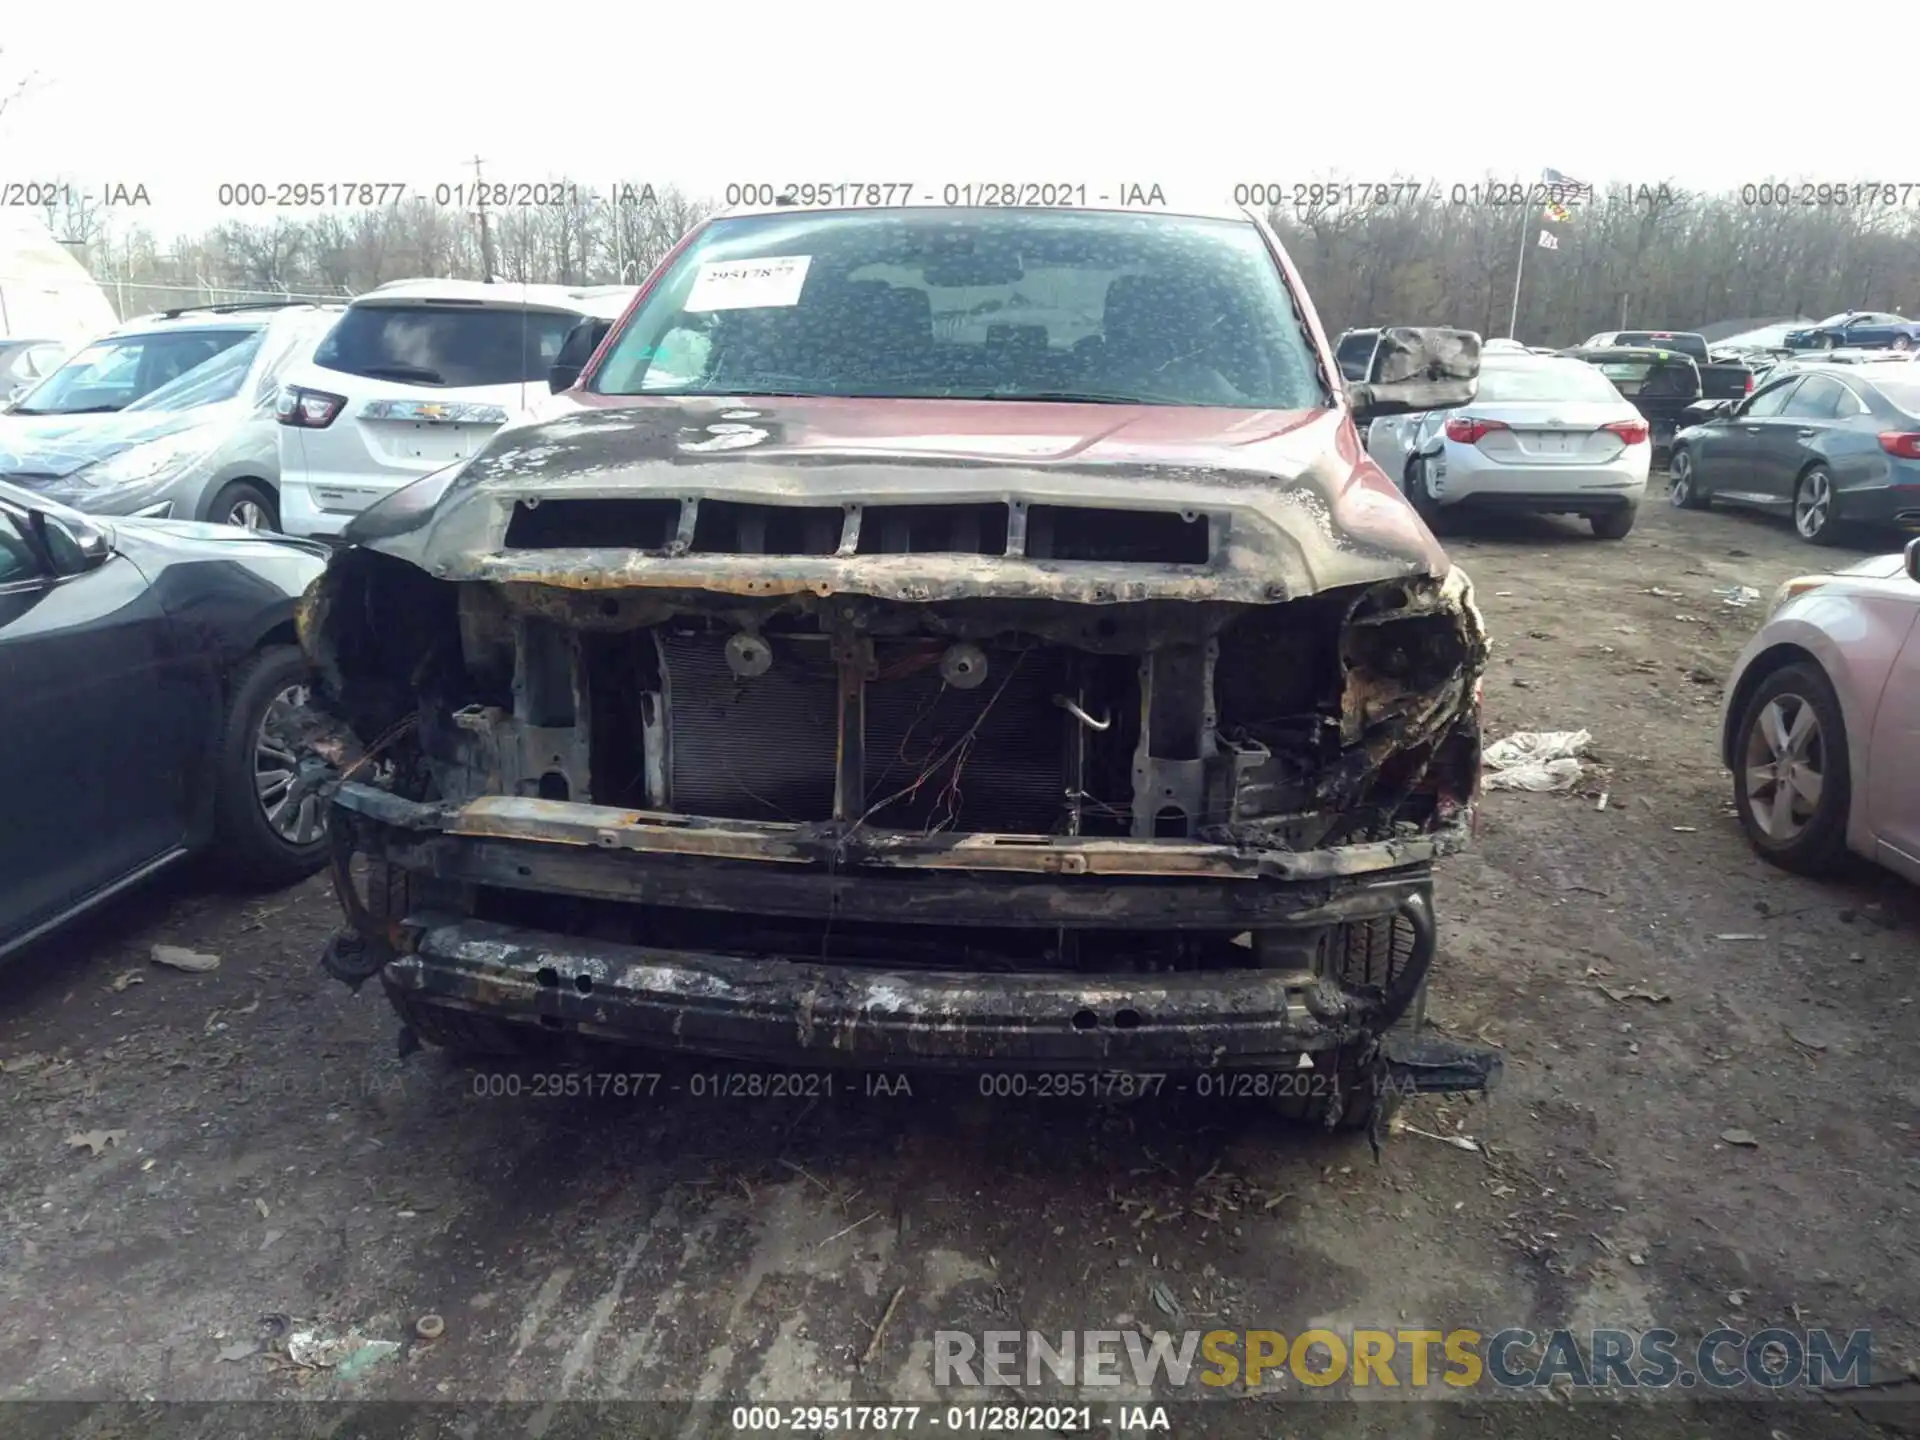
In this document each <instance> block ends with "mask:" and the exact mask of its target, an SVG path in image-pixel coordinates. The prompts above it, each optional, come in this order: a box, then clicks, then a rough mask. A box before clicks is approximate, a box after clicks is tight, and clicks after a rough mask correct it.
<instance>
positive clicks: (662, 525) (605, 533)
mask: <svg viewBox="0 0 1920 1440" xmlns="http://www.w3.org/2000/svg"><path fill="white" fill-rule="evenodd" d="M679 528H680V502H679V501H678V500H545V501H541V502H538V503H535V504H528V503H527V502H526V501H524V500H522V501H519V502H517V503H516V504H515V505H514V507H513V514H512V515H511V516H510V517H509V518H508V520H507V538H506V547H507V549H509V550H576V549H587V548H590V547H593V546H613V547H616V548H620V549H627V550H664V549H666V548H667V546H668V545H670V544H672V543H673V537H674V535H675V533H676V532H677V531H678V530H679Z"/></svg>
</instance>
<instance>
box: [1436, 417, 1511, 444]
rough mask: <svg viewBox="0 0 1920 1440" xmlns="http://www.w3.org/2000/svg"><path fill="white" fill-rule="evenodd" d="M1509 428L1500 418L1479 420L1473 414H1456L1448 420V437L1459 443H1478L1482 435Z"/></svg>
mask: <svg viewBox="0 0 1920 1440" xmlns="http://www.w3.org/2000/svg"><path fill="white" fill-rule="evenodd" d="M1508 428H1510V427H1509V426H1508V425H1507V424H1506V423H1505V422H1504V421H1500V420H1477V419H1475V418H1474V417H1473V416H1471V415H1455V416H1454V417H1453V418H1452V419H1451V420H1449V421H1447V439H1449V440H1451V441H1453V442H1454V443H1455V444H1457V445H1478V444H1479V443H1480V437H1481V436H1483V435H1487V434H1491V433H1492V432H1493V431H1495V430H1505V429H1508Z"/></svg>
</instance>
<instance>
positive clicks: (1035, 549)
mask: <svg viewBox="0 0 1920 1440" xmlns="http://www.w3.org/2000/svg"><path fill="white" fill-rule="evenodd" d="M1210 529H1211V526H1210V524H1209V522H1208V519H1207V517H1206V516H1205V515H1198V514H1196V515H1191V516H1188V515H1182V514H1178V513H1174V512H1169V511H1159V510H1091V509H1082V508H1080V507H1078V506H1067V505H1035V506H1033V507H1032V508H1031V509H1029V510H1028V511H1027V555H1028V556H1029V557H1030V558H1031V559H1034V560H1113V561H1120V562H1131V563H1133V564H1149V565H1204V564H1206V563H1207V561H1208V560H1209V559H1210V558H1211V557H1212V554H1213V550H1212V537H1211V535H1210V533H1209V531H1210Z"/></svg>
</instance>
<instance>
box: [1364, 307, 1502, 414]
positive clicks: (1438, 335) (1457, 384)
mask: <svg viewBox="0 0 1920 1440" xmlns="http://www.w3.org/2000/svg"><path fill="white" fill-rule="evenodd" d="M1479 389H1480V337H1479V336H1478V335H1476V334H1474V332H1473V331H1471V330H1448V329H1443V328H1441V327H1438V326H1427V325H1396V326H1392V327H1390V328H1388V329H1385V330H1382V331H1381V332H1380V341H1379V343H1378V344H1377V345H1376V346H1375V347H1374V351H1373V362H1372V364H1371V365H1369V366H1368V368H1367V379H1366V381H1365V382H1364V383H1361V384H1356V385H1352V386H1350V387H1348V392H1347V393H1348V396H1349V398H1350V400H1351V402H1352V405H1353V423H1354V424H1355V425H1362V426H1364V425H1367V424H1370V423H1371V422H1372V421H1374V420H1377V419H1379V418H1380V417H1381V416H1383V415H1409V414H1413V413H1414V412H1416V411H1421V410H1453V409H1456V408H1458V407H1459V406H1462V405H1466V404H1468V403H1470V402H1471V401H1472V399H1473V397H1474V396H1475V395H1476V394H1478V393H1479Z"/></svg>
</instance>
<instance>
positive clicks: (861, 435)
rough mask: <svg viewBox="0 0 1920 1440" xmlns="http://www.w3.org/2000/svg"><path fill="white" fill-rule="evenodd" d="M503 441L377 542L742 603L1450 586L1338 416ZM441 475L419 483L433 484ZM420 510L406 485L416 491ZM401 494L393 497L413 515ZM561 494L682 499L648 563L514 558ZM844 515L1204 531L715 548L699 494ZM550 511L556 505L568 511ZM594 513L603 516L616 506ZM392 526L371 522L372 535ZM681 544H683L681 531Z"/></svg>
mask: <svg viewBox="0 0 1920 1440" xmlns="http://www.w3.org/2000/svg"><path fill="white" fill-rule="evenodd" d="M576 404H577V408H575V409H574V410H573V411H572V413H569V414H563V415H560V416H558V417H555V418H550V419H545V420H540V421H537V422H535V423H532V424H527V425H522V426H516V427H514V428H513V429H512V430H509V431H504V432H502V433H501V434H500V435H498V436H496V437H495V439H494V441H493V443H491V444H490V445H489V446H488V447H487V449H486V450H484V451H483V452H481V454H479V455H478V456H476V457H475V458H474V459H473V460H472V461H470V462H468V464H467V465H466V466H465V467H464V468H463V469H462V470H461V471H460V472H459V473H458V474H457V475H456V476H454V477H453V478H452V479H451V481H450V482H448V481H446V480H444V478H440V479H438V480H436V482H435V483H437V484H441V485H444V487H445V489H444V494H442V495H441V496H440V497H439V499H438V503H437V504H435V505H433V506H432V508H431V509H428V508H426V507H425V506H421V507H419V513H418V518H417V519H416V520H413V521H410V522H403V523H401V524H397V525H396V524H392V523H388V524H385V525H383V526H381V527H379V533H378V536H377V538H372V532H368V533H369V536H370V538H368V539H367V540H365V541H364V542H363V543H365V544H366V545H367V546H368V548H371V549H375V550H379V551H381V552H383V553H386V554H389V555H392V556H394V557H396V558H399V559H403V560H408V561H410V562H412V563H414V564H416V565H418V566H420V567H422V568H423V569H426V570H428V571H429V572H430V573H432V574H433V575H435V576H437V577H439V578H441V579H446V580H481V581H493V582H503V583H515V582H519V583H530V584H544V585H557V586H563V587H566V588H569V589H589V590H594V589H617V588H629V587H672V588H676V589H704V590H713V591H720V592H726V593H733V594H739V595H753V596H762V597H766V596H777V595H782V594H798V593H802V592H811V593H813V594H817V595H831V594H858V595H870V596H875V597H879V598H884V599H896V600H910V601H925V600H939V599H953V598H970V597H987V596H1003V597H1008V598H1015V597H1031V598H1052V599H1066V600H1080V601H1086V602H1089V603H1113V602H1123V601H1139V600H1150V599H1189V600H1228V601H1254V602H1272V601H1276V600H1284V599H1292V598H1295V597H1297V596H1302V595H1308V594H1313V593H1316V592H1317V591H1320V590H1325V589H1329V588H1333V587H1335V586H1342V585H1350V584H1357V583H1363V582H1369V581H1376V580H1383V579H1392V578H1397V577H1401V576H1408V575H1420V574H1425V575H1434V576H1440V575H1444V574H1445V573H1446V571H1447V568H1448V564H1447V559H1446V555H1445V552H1444V551H1442V550H1441V549H1440V547H1439V545H1438V544H1437V543H1436V542H1435V541H1434V539H1433V537H1432V535H1431V534H1430V533H1429V532H1428V531H1427V529H1426V527H1425V526H1424V525H1422V524H1421V523H1420V521H1419V519H1418V517H1417V516H1415V515H1414V513H1413V511H1412V510H1411V509H1410V508H1409V507H1408V505H1407V504H1406V502H1405V501H1404V499H1403V498H1402V497H1401V496H1400V494H1399V492H1398V490H1397V488H1396V487H1395V486H1394V485H1393V484H1392V483H1391V482H1390V481H1389V480H1388V479H1387V478H1386V476H1385V475H1384V474H1383V473H1382V472H1381V471H1380V470H1379V469H1378V468H1377V467H1376V466H1374V465H1373V463H1372V462H1371V461H1369V460H1368V459H1367V458H1366V457H1365V455H1364V453H1363V452H1362V451H1361V450H1360V448H1359V446H1358V444H1357V438H1356V436H1355V434H1354V432H1353V429H1352V427H1351V426H1350V425H1348V424H1347V422H1346V416H1345V414H1344V412H1343V411H1339V410H1316V411H1250V410H1224V409H1199V408H1174V407H1166V406H1115V405H1087V404H1070V403H1069V404H1054V403H1036V402H1013V401H1005V402H1002V401H960V400H926V401H923V400H853V399H814V398H807V399H786V398H781V399H757V398H756V399H751V400H733V399H710V398H700V399H692V400H689V399H680V398H674V399H666V398H662V399H658V400H650V399H634V398H630V397H621V398H620V399H619V400H618V401H617V402H616V401H613V400H612V399H611V397H587V398H586V400H584V401H580V402H576ZM423 483H425V482H423ZM401 494H402V495H404V494H405V492H401ZM398 498H399V497H396V502H398ZM556 501H562V502H564V501H600V502H606V501H616V502H618V501H636V502H639V501H651V502H653V509H654V511H656V512H660V511H661V503H662V502H666V503H667V504H668V505H671V506H677V507H680V508H679V510H678V512H677V513H678V517H679V522H680V523H679V524H678V525H674V524H672V523H671V517H672V515H673V514H674V512H672V511H666V512H662V513H665V514H667V515H668V516H669V523H668V524H667V525H666V529H665V532H664V533H663V534H662V535H661V537H660V543H657V544H652V545H649V546H648V547H647V548H635V547H634V546H632V545H618V544H592V545H580V544H570V545H567V546H565V547H562V548H545V547H544V546H543V547H541V548H533V547H532V546H530V545H518V546H515V547H510V546H509V545H508V543H507V542H508V526H509V523H510V522H511V521H512V520H513V519H514V517H515V515H516V514H531V513H532V511H533V509H535V508H537V507H538V506H540V505H544V504H551V503H553V502H556ZM699 501H720V502H731V503H735V504H747V505H761V506H805V507H810V508H814V509H816V510H818V509H838V510H840V511H842V512H843V513H845V514H848V515H851V514H852V513H853V512H855V511H864V510H866V509H868V508H869V507H874V506H944V505H956V504H985V505H1005V506H1007V507H1008V509H1009V512H1010V514H1011V515H1012V516H1014V517H1015V518H1014V520H1013V521H1012V523H1011V524H1010V530H1009V533H1010V535H1018V534H1020V533H1021V532H1022V531H1024V528H1025V518H1024V515H1025V511H1026V510H1027V509H1028V507H1032V506H1058V507H1070V508H1072V507H1077V508H1088V507H1091V508H1095V509H1101V510H1118V511H1143V510H1144V511H1158V512H1170V513H1174V514H1178V515H1179V516H1180V517H1181V518H1182V519H1183V520H1187V521H1189V523H1191V522H1192V521H1196V520H1198V519H1200V518H1201V517H1204V518H1205V520H1206V521H1207V526H1208V530H1207V534H1208V535H1209V536H1210V537H1211V539H1210V548H1209V552H1208V553H1209V558H1208V559H1207V561H1206V562H1205V563H1204V564H1202V563H1194V564H1160V563H1139V562H1136V561H1131V560H1118V559H1115V560H1060V559H1039V558H1032V557H1030V556H1028V555H1027V554H1025V553H1024V548H1023V546H1022V545H1021V544H1020V542H1018V541H1016V540H1010V542H1009V544H1008V546H1007V552H1008V553H1006V554H1004V555H1001V554H991V555H981V554H972V553H968V554H953V553H913V554H900V553H867V552H868V551H869V550H871V549H872V546H871V545H870V544H867V543H860V544H858V545H856V544H855V543H854V541H853V538H852V537H854V536H855V535H857V534H858V527H857V525H849V526H848V528H847V529H846V530H845V532H844V535H845V538H843V540H842V542H841V544H840V546H839V549H838V551H837V553H833V554H824V555H823V554H810V555H791V554H779V553H774V554H766V553H756V554H750V555H741V554H726V553H701V547H700V545H699V543H698V538H697V534H696V530H695V517H696V515H697V508H696V505H695V502H699ZM550 513H553V512H550ZM598 513H600V514H603V515H604V514H606V512H605V511H604V510H600V511H599V512H598ZM376 514H377V511H370V512H368V514H367V516H366V517H365V518H366V519H368V520H369V521H371V520H373V519H375V517H376ZM669 537H671V538H669Z"/></svg>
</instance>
